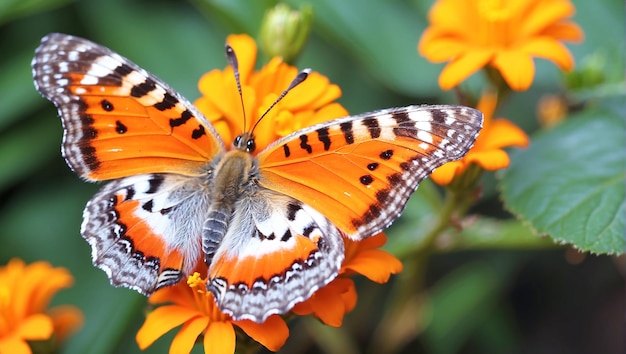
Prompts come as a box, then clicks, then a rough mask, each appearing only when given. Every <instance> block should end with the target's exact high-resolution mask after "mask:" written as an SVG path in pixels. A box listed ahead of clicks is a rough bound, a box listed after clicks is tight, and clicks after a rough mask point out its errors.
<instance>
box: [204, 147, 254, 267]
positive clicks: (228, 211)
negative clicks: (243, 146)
mask: <svg viewBox="0 0 626 354" xmlns="http://www.w3.org/2000/svg"><path fill="white" fill-rule="evenodd" d="M255 169H256V168H255V161H254V157H253V156H252V155H251V154H250V153H248V152H246V151H241V150H239V149H236V150H231V151H229V152H227V153H226V154H225V155H224V156H223V157H222V158H221V159H220V161H219V162H218V163H217V165H216V166H215V169H214V171H213V174H212V176H213V180H212V181H211V182H212V183H211V185H212V188H211V202H210V206H209V215H208V217H207V220H206V222H205V223H204V227H203V231H202V250H203V251H204V254H205V258H204V260H205V262H206V263H207V264H209V265H210V263H211V260H212V258H213V255H214V254H215V252H216V251H217V248H218V246H219V244H220V242H221V240H222V239H223V238H224V236H225V235H226V232H227V231H228V227H229V224H230V220H231V218H232V215H233V213H234V211H235V207H236V204H237V202H238V201H239V200H240V198H241V196H242V195H243V194H244V193H245V192H246V191H247V190H249V189H250V182H251V177H252V176H253V175H254V173H253V170H255Z"/></svg>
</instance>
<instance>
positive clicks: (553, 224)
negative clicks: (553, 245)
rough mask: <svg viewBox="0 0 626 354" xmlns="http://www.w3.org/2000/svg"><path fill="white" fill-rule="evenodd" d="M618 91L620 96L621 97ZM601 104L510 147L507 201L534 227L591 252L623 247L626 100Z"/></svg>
mask: <svg viewBox="0 0 626 354" xmlns="http://www.w3.org/2000/svg"><path fill="white" fill-rule="evenodd" d="M622 99H623V98H622ZM621 102H622V105H621V106H622V107H621V108H620V111H616V109H615V108H614V106H610V105H607V104H606V103H604V102H603V105H598V106H596V107H594V108H591V109H588V110H586V111H584V112H582V113H579V114H577V115H576V116H573V117H570V118H569V119H568V120H567V121H565V122H564V123H563V124H561V125H560V126H558V127H556V128H554V129H552V130H550V131H548V132H545V133H543V134H540V135H539V136H537V137H536V139H534V140H533V141H532V143H531V146H530V148H529V149H527V150H525V151H516V152H515V153H513V154H511V167H510V168H509V169H508V170H507V171H505V172H504V176H503V180H502V185H501V189H502V196H503V198H504V201H505V204H506V206H507V207H508V208H509V209H510V210H511V211H512V212H514V213H515V214H516V215H518V216H519V217H520V218H521V219H522V220H524V221H525V222H527V223H528V224H529V225H530V226H531V227H532V228H533V229H535V230H536V231H537V232H538V233H539V234H548V235H550V236H551V237H552V238H553V239H555V240H556V241H557V242H559V243H566V244H571V245H573V246H574V247H576V248H578V249H581V250H583V251H590V252H593V253H601V254H602V253H606V254H621V253H623V252H624V249H625V247H626V241H625V239H624V230H625V226H624V225H625V219H626V202H625V188H624V187H625V183H624V182H625V166H626V154H624V151H626V146H625V144H626V143H625V139H624V131H626V130H625V120H624V114H625V112H624V110H623V101H621Z"/></svg>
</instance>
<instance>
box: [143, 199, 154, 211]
mask: <svg viewBox="0 0 626 354" xmlns="http://www.w3.org/2000/svg"><path fill="white" fill-rule="evenodd" d="M153 207H154V201H153V200H152V199H150V200H148V201H147V202H145V203H143V205H142V206H141V209H143V210H145V211H148V212H152V208H153Z"/></svg>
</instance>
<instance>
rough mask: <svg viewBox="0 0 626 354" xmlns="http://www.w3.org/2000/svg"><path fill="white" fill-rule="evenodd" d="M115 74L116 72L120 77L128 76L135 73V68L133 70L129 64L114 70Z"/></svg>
mask: <svg viewBox="0 0 626 354" xmlns="http://www.w3.org/2000/svg"><path fill="white" fill-rule="evenodd" d="M113 72H115V73H116V74H117V75H119V76H126V75H128V74H130V73H132V72H133V68H131V67H130V66H128V65H127V64H121V65H119V66H118V67H117V68H115V69H113Z"/></svg>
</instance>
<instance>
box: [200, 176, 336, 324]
mask: <svg viewBox="0 0 626 354" xmlns="http://www.w3.org/2000/svg"><path fill="white" fill-rule="evenodd" d="M343 251H344V246H343V239H342V238H341V234H340V232H339V230H338V229H337V228H336V227H335V226H333V225H332V223H331V222H330V221H329V220H328V219H327V218H326V217H324V216H323V215H322V214H320V213H319V212H317V211H316V210H315V209H313V208H311V207H310V206H308V205H306V204H304V203H302V202H299V201H297V200H295V199H293V198H291V197H288V196H286V195H284V194H281V193H277V192H273V191H270V190H267V189H264V188H257V190H256V191H254V192H253V193H250V194H247V195H245V196H244V197H243V198H242V199H241V200H240V201H239V204H238V206H237V208H236V211H235V214H234V216H233V218H232V220H231V223H230V228H229V231H228V233H227V234H226V235H225V237H224V238H223V240H222V242H221V244H220V247H219V249H218V251H217V253H216V254H215V257H214V258H213V262H212V263H211V265H210V268H209V280H208V284H207V288H208V289H209V290H210V291H211V292H213V294H214V295H215V299H216V301H217V303H218V304H219V306H220V308H221V309H222V311H223V312H225V313H227V314H229V315H231V316H232V317H233V318H234V319H237V320H239V319H249V320H252V321H255V322H263V321H265V319H266V318H267V317H268V316H270V315H272V314H276V313H278V314H282V313H285V312H287V311H289V310H290V309H291V308H292V307H293V306H294V305H295V304H296V303H298V302H301V301H304V300H306V299H308V298H309V297H310V296H311V295H312V294H313V293H314V292H315V291H316V290H317V289H319V288H320V287H322V286H324V285H326V284H327V283H329V282H330V281H331V280H332V279H334V278H335V276H336V275H337V273H338V272H339V269H340V267H341V262H342V260H343V257H344V253H343Z"/></svg>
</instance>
